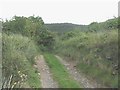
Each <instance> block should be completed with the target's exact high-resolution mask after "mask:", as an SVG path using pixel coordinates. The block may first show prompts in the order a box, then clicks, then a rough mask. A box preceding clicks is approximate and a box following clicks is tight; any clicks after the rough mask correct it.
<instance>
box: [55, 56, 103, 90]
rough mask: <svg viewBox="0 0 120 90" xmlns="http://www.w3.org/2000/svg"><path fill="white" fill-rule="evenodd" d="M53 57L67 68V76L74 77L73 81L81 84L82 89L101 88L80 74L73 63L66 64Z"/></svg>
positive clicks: (59, 58) (60, 59)
mask: <svg viewBox="0 0 120 90" xmlns="http://www.w3.org/2000/svg"><path fill="white" fill-rule="evenodd" d="M55 57H56V58H57V59H58V60H59V61H60V62H61V63H62V64H63V65H64V66H65V67H66V68H67V70H68V72H69V74H71V75H72V77H74V79H75V80H76V81H77V82H78V83H81V84H82V85H83V87H84V88H99V87H101V85H100V84H97V83H96V82H93V81H90V80H88V79H87V78H86V77H85V76H83V75H82V74H80V73H79V72H78V71H77V70H76V68H75V63H73V62H67V61H65V60H63V59H62V58H61V57H59V56H57V55H55Z"/></svg>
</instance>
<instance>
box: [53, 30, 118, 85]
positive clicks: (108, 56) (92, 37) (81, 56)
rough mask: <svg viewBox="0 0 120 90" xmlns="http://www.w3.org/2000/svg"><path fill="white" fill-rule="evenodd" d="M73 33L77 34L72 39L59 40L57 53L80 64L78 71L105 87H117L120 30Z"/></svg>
mask: <svg viewBox="0 0 120 90" xmlns="http://www.w3.org/2000/svg"><path fill="white" fill-rule="evenodd" d="M73 33H76V34H75V35H74V36H73V37H71V38H67V39H62V37H61V38H57V40H56V48H55V49H56V50H55V52H56V53H57V54H60V55H61V56H63V57H65V58H66V59H69V60H74V61H77V62H79V63H77V67H78V70H80V71H83V72H84V73H85V74H86V75H89V77H92V78H94V79H96V80H97V81H98V82H101V83H102V84H103V85H105V86H108V87H117V85H118V83H117V78H118V73H117V72H118V71H117V70H116V69H117V68H118V52H117V50H118V30H111V31H104V32H87V33H86V32H74V31H73ZM66 34H67V33H66ZM66 34H65V36H66ZM63 37H64V35H63ZM95 69H96V70H97V72H96V70H95ZM105 74H106V75H105ZM104 75H105V76H104ZM105 77H107V79H105ZM111 79H113V80H111Z"/></svg>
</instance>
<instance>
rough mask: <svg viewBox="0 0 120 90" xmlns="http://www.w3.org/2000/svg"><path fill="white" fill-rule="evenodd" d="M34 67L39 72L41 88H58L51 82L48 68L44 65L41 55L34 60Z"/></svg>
mask: <svg viewBox="0 0 120 90" xmlns="http://www.w3.org/2000/svg"><path fill="white" fill-rule="evenodd" d="M36 65H37V66H36V67H37V69H38V71H39V72H40V73H39V74H40V80H41V85H42V88H58V85H57V83H56V82H55V81H54V80H53V78H52V75H51V73H50V70H49V67H48V65H47V64H46V62H45V60H44V57H43V55H40V56H38V57H37V58H36Z"/></svg>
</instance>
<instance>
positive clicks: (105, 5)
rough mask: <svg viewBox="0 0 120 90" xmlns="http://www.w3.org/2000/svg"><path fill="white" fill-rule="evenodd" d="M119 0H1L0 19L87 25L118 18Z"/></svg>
mask: <svg viewBox="0 0 120 90" xmlns="http://www.w3.org/2000/svg"><path fill="white" fill-rule="evenodd" d="M118 1H119V0H1V2H2V3H1V2H0V18H2V19H6V18H7V19H10V18H11V17H12V16H14V15H17V16H31V15H33V14H34V15H35V16H40V17H42V19H43V20H44V22H45V23H64V22H68V23H74V24H89V23H91V22H93V21H97V22H102V21H105V20H107V19H110V18H113V16H116V17H117V16H118Z"/></svg>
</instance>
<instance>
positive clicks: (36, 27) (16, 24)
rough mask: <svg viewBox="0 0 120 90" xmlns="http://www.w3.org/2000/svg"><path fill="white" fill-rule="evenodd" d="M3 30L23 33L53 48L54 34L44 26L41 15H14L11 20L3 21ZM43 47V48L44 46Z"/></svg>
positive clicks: (46, 46)
mask: <svg viewBox="0 0 120 90" xmlns="http://www.w3.org/2000/svg"><path fill="white" fill-rule="evenodd" d="M3 32H4V33H6V34H11V33H14V34H17V33H18V34H22V35H23V36H27V37H29V38H31V39H33V40H35V41H36V43H37V44H38V45H40V47H41V46H43V47H45V48H47V49H48V50H49V49H52V46H53V44H54V35H53V33H52V32H50V31H48V30H47V29H46V28H45V27H44V22H43V20H42V18H41V17H39V16H37V17H35V16H30V17H28V18H27V17H23V16H22V17H19V16H14V17H13V18H12V19H11V20H9V21H8V20H6V22H3ZM42 49H43V48H42Z"/></svg>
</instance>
